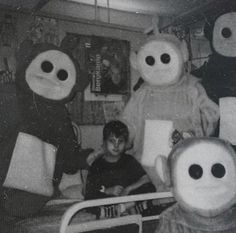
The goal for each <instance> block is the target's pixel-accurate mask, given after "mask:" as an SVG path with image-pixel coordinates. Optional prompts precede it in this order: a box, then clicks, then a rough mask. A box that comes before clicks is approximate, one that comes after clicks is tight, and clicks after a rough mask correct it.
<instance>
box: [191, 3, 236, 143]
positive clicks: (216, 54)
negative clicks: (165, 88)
mask: <svg viewBox="0 0 236 233" xmlns="http://www.w3.org/2000/svg"><path fill="white" fill-rule="evenodd" d="M223 4H224V3H223ZM204 35H205V37H206V38H207V39H208V40H209V43H210V47H211V50H212V54H211V55H210V56H209V59H208V61H207V62H205V63H204V64H203V65H202V66H201V67H200V68H198V69H196V70H193V71H192V74H193V75H195V76H196V77H199V78H201V80H202V85H203V86H204V88H205V89H206V92H207V95H208V96H209V98H211V99H212V100H213V101H214V102H215V103H217V104H219V106H220V109H221V110H223V111H222V112H221V111H220V121H219V124H218V126H217V130H216V132H215V136H220V137H222V138H224V139H227V140H229V141H230V142H231V143H232V144H233V145H236V136H235V130H236V129H235V127H233V128H230V127H229V129H228V130H227V131H228V132H227V134H231V135H233V134H234V136H232V137H233V138H234V139H233V140H231V139H232V137H231V138H229V137H225V136H224V132H223V135H221V133H222V132H220V131H221V120H223V121H225V117H227V116H226V115H225V108H224V106H226V105H227V106H229V109H230V111H231V113H232V114H231V115H234V114H235V112H234V111H235V110H234V109H235V108H236V107H234V106H235V105H236V98H235V97H236V3H235V1H231V2H230V3H229V2H228V3H227V4H224V6H223V7H222V10H221V13H220V15H219V14H218V15H213V16H209V17H207V20H206V23H205V27H204ZM232 97H233V98H232ZM227 106H226V107H227ZM227 121H228V124H229V125H230V124H231V125H232V126H233V125H234V122H230V117H229V118H228V119H227Z"/></svg>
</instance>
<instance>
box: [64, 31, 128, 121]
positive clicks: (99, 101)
mask: <svg viewBox="0 0 236 233" xmlns="http://www.w3.org/2000/svg"><path fill="white" fill-rule="evenodd" d="M62 44H63V46H64V47H65V45H66V47H67V48H66V49H67V50H69V51H70V52H71V53H72V55H73V56H74V58H75V60H76V61H77V62H78V64H79V66H80V69H81V73H80V75H85V76H86V78H88V79H89V80H90V84H89V86H88V87H87V89H86V91H87V94H88V92H89V95H91V96H92V95H93V96H94V97H93V98H92V100H87V99H86V98H85V94H84V92H83V93H77V95H76V96H75V98H74V99H73V101H72V102H71V103H69V104H68V110H69V112H70V114H71V118H72V119H73V120H74V121H75V122H76V123H77V124H79V125H102V124H104V123H105V122H107V121H109V120H111V119H114V118H116V117H117V116H118V115H119V113H120V112H121V111H122V110H123V108H124V106H125V103H126V102H127V100H128V99H129V96H130V66H129V53H130V44H129V42H128V41H125V40H118V39H113V38H107V37H99V36H93V35H92V36H88V35H79V34H74V33H67V34H66V36H65V38H64V39H63V40H62ZM111 96H113V97H114V96H116V97H119V98H115V100H112V98H110V97H111ZM101 97H102V98H101Z"/></svg>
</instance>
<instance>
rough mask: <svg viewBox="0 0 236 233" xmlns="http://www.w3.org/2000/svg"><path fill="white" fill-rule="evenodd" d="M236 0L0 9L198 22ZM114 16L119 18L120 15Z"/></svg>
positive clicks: (77, 2) (100, 0)
mask: <svg viewBox="0 0 236 233" xmlns="http://www.w3.org/2000/svg"><path fill="white" fill-rule="evenodd" d="M235 2H236V0H0V8H1V9H4V8H3V7H7V8H10V9H13V10H23V11H28V12H31V13H41V12H45V11H47V10H48V9H49V8H50V9H51V12H55V9H59V8H60V9H61V11H60V14H61V13H62V14H64V13H65V12H66V11H67V13H68V15H69V16H72V17H81V18H86V17H87V15H88V13H87V11H86V9H87V8H88V9H90V14H91V8H96V9H100V10H107V9H108V10H112V11H117V12H120V13H122V12H123V13H126V14H129V15H128V17H130V16H132V15H133V16H143V15H146V16H149V17H150V16H153V15H154V14H157V15H159V16H170V17H172V18H173V19H174V20H173V21H172V22H171V24H172V25H173V24H180V23H182V24H183V22H184V23H186V22H187V23H189V22H191V21H198V20H199V18H204V17H205V15H209V14H211V13H215V12H217V11H220V10H222V9H223V8H224V5H226V4H228V5H229V4H233V3H235ZM86 7H87V8H86ZM73 12H74V15H73ZM88 12H89V11H88ZM101 14H102V13H101ZM113 15H114V14H113ZM117 15H118V16H117V17H118V18H119V17H120V18H122V16H123V15H122V14H117ZM133 18H134V21H135V20H136V19H137V17H136V18H135V17H133ZM139 18H140V17H139ZM123 21H124V22H123V23H124V24H125V23H126V22H127V20H126V19H124V20H123ZM149 21H150V20H149ZM167 26H168V25H167Z"/></svg>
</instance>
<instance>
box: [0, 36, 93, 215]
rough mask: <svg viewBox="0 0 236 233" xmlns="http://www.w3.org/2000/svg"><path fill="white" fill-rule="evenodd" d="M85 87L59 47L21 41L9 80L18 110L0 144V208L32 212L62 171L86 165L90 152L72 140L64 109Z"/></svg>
mask: <svg viewBox="0 0 236 233" xmlns="http://www.w3.org/2000/svg"><path fill="white" fill-rule="evenodd" d="M85 85H86V81H85V80H83V77H80V75H79V69H78V67H77V65H76V63H75V62H74V60H73V58H72V57H71V56H70V55H69V54H67V53H66V52H65V51H63V49H62V48H59V47H56V46H54V45H52V44H46V43H44V44H33V42H32V41H30V40H26V41H24V42H23V43H22V45H21V47H20V50H19V53H18V56H17V69H16V80H15V90H16V97H17V108H18V110H19V114H18V116H17V120H15V122H14V124H13V125H12V126H11V127H10V126H9V128H8V129H7V130H6V131H5V135H4V137H3V138H2V140H1V142H0V192H1V193H0V194H1V199H0V205H1V208H2V209H1V212H4V211H5V213H6V214H8V215H11V216H20V217H25V216H29V215H31V214H35V213H36V212H37V211H39V210H40V209H41V208H42V207H43V206H44V205H45V203H46V202H47V201H48V200H49V199H50V198H51V197H52V196H53V194H54V192H55V189H57V186H58V185H59V183H60V180H61V177H62V174H63V173H69V174H73V173H75V172H77V170H78V169H79V168H86V167H87V166H88V164H87V158H88V155H89V154H90V152H91V151H92V150H91V149H84V150H82V149H81V148H80V146H79V145H78V144H77V141H76V137H75V135H74V132H73V128H72V124H71V120H70V118H69V115H68V112H67V109H66V107H65V103H67V102H69V101H70V100H71V99H72V97H73V96H74V95H75V93H76V91H79V90H82V89H83V88H84V87H85Z"/></svg>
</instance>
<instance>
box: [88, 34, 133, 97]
mask: <svg viewBox="0 0 236 233" xmlns="http://www.w3.org/2000/svg"><path fill="white" fill-rule="evenodd" d="M129 51H130V46H129V42H128V41H125V40H118V39H112V38H105V37H98V36H92V37H91V41H90V47H89V48H88V50H87V53H88V70H89V75H90V79H91V85H90V87H91V92H92V93H97V94H105V95H106V94H121V95H123V94H127V93H128V92H129V89H130V79H129Z"/></svg>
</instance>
